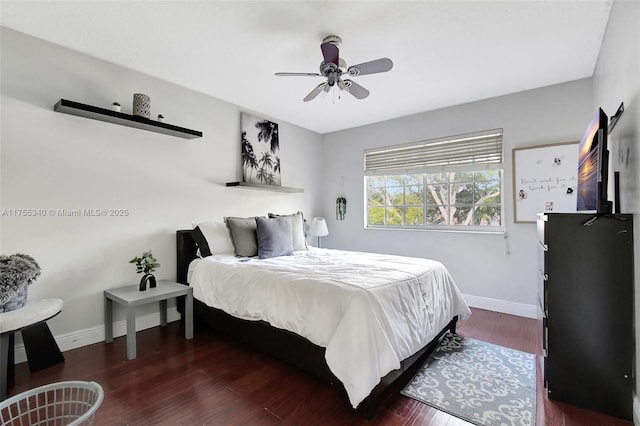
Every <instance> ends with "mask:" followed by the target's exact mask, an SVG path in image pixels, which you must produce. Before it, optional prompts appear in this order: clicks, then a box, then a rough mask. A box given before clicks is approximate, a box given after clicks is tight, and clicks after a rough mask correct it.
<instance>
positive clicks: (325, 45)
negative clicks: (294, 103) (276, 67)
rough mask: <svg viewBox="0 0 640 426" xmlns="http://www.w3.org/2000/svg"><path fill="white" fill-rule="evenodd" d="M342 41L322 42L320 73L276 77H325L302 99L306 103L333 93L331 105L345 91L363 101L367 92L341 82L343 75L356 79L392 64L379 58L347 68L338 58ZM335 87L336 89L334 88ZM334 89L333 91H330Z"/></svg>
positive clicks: (384, 70) (328, 37)
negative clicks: (323, 80)
mask: <svg viewBox="0 0 640 426" xmlns="http://www.w3.org/2000/svg"><path fill="white" fill-rule="evenodd" d="M341 45H342V39H341V38H340V37H338V36H336V35H330V36H327V37H325V38H324V39H323V40H322V44H321V45H320V50H321V51H322V57H323V61H322V62H321V63H320V73H291V72H277V73H276V75H277V76H283V77H284V76H305V77H325V78H326V79H327V80H326V82H324V83H321V84H319V85H318V86H316V87H315V88H314V89H313V90H312V91H311V93H309V94H308V95H307V96H306V97H305V98H304V99H303V101H304V102H308V101H310V100H312V99H315V97H316V96H318V95H319V94H320V93H322V92H324V93H329V92H333V103H335V101H336V94H337V100H339V99H340V93H341V92H343V91H345V92H348V93H350V94H351V95H352V96H353V97H354V98H356V99H364V98H366V97H368V96H369V90H367V89H366V88H364V87H362V86H361V85H359V84H358V83H356V82H354V81H352V80H349V79H347V80H344V81H343V80H342V75H343V74H348V75H349V76H350V77H356V76H360V75H367V74H377V73H382V72H387V71H389V70H391V68H393V62H392V61H391V59H389V58H380V59H375V60H373V61H368V62H363V63H360V64H357V65H352V66H350V67H347V63H346V62H345V60H344V59H342V58H341V57H340V50H339V49H340V46H341ZM336 86H337V88H336ZM332 88H334V90H331V89H332Z"/></svg>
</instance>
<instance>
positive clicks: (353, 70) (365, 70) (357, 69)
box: [347, 58, 393, 77]
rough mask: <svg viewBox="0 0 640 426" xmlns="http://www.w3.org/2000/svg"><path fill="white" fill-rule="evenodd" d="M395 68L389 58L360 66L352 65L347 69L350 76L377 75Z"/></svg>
mask: <svg viewBox="0 0 640 426" xmlns="http://www.w3.org/2000/svg"><path fill="white" fill-rule="evenodd" d="M391 68H393V62H392V61H391V59H389V58H380V59H376V60H375V61H369V62H363V63H361V64H358V65H352V66H350V67H349V68H348V69H347V72H348V73H349V75H350V76H352V77H355V76H357V75H366V74H375V73H379V72H387V71H389V70H390V69H391Z"/></svg>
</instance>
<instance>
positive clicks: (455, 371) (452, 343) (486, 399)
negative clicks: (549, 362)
mask: <svg viewBox="0 0 640 426" xmlns="http://www.w3.org/2000/svg"><path fill="white" fill-rule="evenodd" d="M402 394H404V395H406V396H409V397H411V398H414V399H417V400H418V401H420V402H423V403H425V404H428V405H431V406H433V407H435V408H437V409H438V410H442V411H445V412H447V413H449V414H451V415H453V416H456V417H459V418H461V419H463V420H466V421H468V422H471V423H473V424H476V425H527V426H533V425H535V424H536V356H535V355H533V354H529V353H526V352H520V351H517V350H514V349H509V348H503V347H502V346H497V345H492V344H490V343H485V342H481V341H479V340H474V339H470V338H468V337H462V336H458V335H457V334H451V333H449V334H447V335H446V336H445V337H444V339H443V340H442V343H441V344H440V347H438V349H436V350H435V351H434V352H433V354H431V356H430V357H429V359H427V362H426V363H425V364H424V365H423V366H422V367H421V368H420V371H418V373H417V374H416V375H415V376H414V378H413V379H412V380H411V382H410V383H409V384H408V385H407V386H406V387H405V388H404V389H403V390H402Z"/></svg>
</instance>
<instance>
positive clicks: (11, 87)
mask: <svg viewBox="0 0 640 426" xmlns="http://www.w3.org/2000/svg"><path fill="white" fill-rule="evenodd" d="M1 36H2V37H1V39H2V45H1V49H0V50H1V54H2V69H1V71H2V74H1V78H2V80H1V84H2V85H1V92H2V98H1V103H2V111H1V114H2V115H1V121H2V130H1V133H0V138H1V139H0V140H1V149H2V158H1V161H2V163H1V166H2V167H1V173H0V179H1V180H0V182H1V184H2V187H1V189H2V191H1V197H0V203H1V207H2V208H3V209H5V210H8V209H20V208H37V209H45V210H47V211H48V210H49V209H92V208H106V209H112V208H113V209H128V211H129V214H128V215H127V216H126V217H61V216H54V215H50V214H48V215H47V216H45V217H11V216H7V215H3V216H2V217H1V219H0V224H1V230H2V234H1V238H0V242H1V244H2V252H3V253H5V254H10V253H16V252H24V253H29V254H31V255H32V256H34V257H35V259H36V260H37V261H38V262H39V263H40V265H41V267H42V276H41V277H40V279H39V280H38V281H37V282H36V283H35V284H33V285H31V286H30V288H29V291H30V297H34V298H45V297H56V298H62V299H63V300H64V309H63V312H62V314H61V315H59V316H58V317H56V318H54V319H53V320H51V321H50V322H49V323H50V326H51V328H52V331H53V333H54V335H56V337H57V338H58V339H59V342H61V346H62V348H63V349H68V348H69V347H74V346H80V345H81V344H87V343H93V341H98V340H101V339H102V338H103V334H102V333H103V324H104V319H103V299H102V292H103V291H104V290H105V289H108V288H115V287H118V286H123V285H127V284H135V283H137V282H138V280H139V279H140V276H139V275H137V274H136V273H135V267H134V266H133V265H131V264H129V263H128V261H129V260H130V259H131V258H133V257H134V256H136V255H140V254H141V253H142V252H143V251H145V250H152V251H153V254H154V255H155V256H156V258H157V259H158V260H159V262H160V264H161V267H160V269H159V270H158V271H157V272H156V276H157V277H158V278H159V279H174V278H175V231H176V230H177V229H183V228H189V227H191V223H192V222H193V221H202V220H208V219H218V220H221V219H222V217H223V216H224V215H237V216H241V215H242V216H244V215H264V214H266V213H267V212H269V211H273V212H275V213H292V212H295V211H298V210H301V211H303V212H304V213H305V214H306V215H308V216H314V215H318V214H319V213H320V212H319V211H318V210H319V205H320V204H319V198H318V194H320V192H321V189H322V179H321V178H320V177H321V175H322V167H323V165H322V161H321V159H322V154H321V152H322V151H321V150H322V144H321V137H320V136H319V135H318V134H316V133H313V132H310V131H307V130H304V129H301V128H299V127H296V126H293V125H290V124H287V123H284V122H280V146H281V160H282V184H283V185H284V186H292V187H300V188H304V190H305V192H304V193H302V194H284V193H277V192H266V191H256V190H248V189H233V188H226V187H224V186H223V185H224V183H225V182H228V181H236V180H241V168H240V112H241V110H242V109H241V108H240V107H238V106H235V105H231V104H229V103H226V102H223V101H221V100H218V99H215V98H212V97H210V96H205V95H203V94H201V93H197V92H194V91H191V90H187V89H185V88H183V87H179V86H177V85H174V84H170V83H167V82H164V81H161V80H158V79H156V78H152V77H149V76H147V75H143V74H141V73H138V72H134V71H132V70H129V69H126V68H123V67H120V66H117V65H114V64H111V63H108V62H104V61H101V60H97V59H95V58H92V57H89V56H87V55H84V54H81V53H78V52H75V51H72V50H69V49H66V48H62V47H60V46H57V45H54V44H51V43H48V42H44V41H41V40H38V39H36V38H33V37H30V36H26V35H24V34H21V33H18V32H15V31H12V30H8V29H5V28H3V29H2V33H1ZM136 92H142V93H147V94H149V95H150V96H151V109H152V116H153V117H155V116H156V115H157V114H158V113H162V114H163V115H165V117H166V119H167V122H168V123H171V124H176V125H179V126H183V127H188V128H192V129H196V130H200V131H202V132H203V133H204V137H203V138H201V139H194V140H191V141H188V140H185V139H179V138H176V137H171V136H165V135H160V134H157V133H152V132H147V131H143V130H138V129H133V128H129V127H124V126H119V125H115V124H111V123H104V122H101V121H96V120H90V119H85V118H81V117H76V116H71V115H67V114H61V113H56V112H54V111H53V105H54V104H55V103H56V102H57V101H58V100H59V99H60V98H65V99H70V100H75V101H79V102H83V103H87V104H91V105H97V106H103V107H108V106H109V105H110V104H111V102H112V101H114V100H118V101H120V103H121V104H122V105H123V112H129V113H130V111H131V102H132V94H133V93H136ZM249 112H252V111H249ZM257 114H258V115H260V113H259V112H257ZM267 118H268V117H267ZM155 310H157V309H156V308H154V307H147V309H146V311H145V310H144V309H143V310H142V311H143V312H142V313H141V316H142V317H144V318H147V317H148V318H152V319H150V320H149V321H151V322H149V321H147V322H148V324H147V325H148V326H150V325H154V323H153V321H155V324H157V314H156V315H155V316H154V315H151V313H152V312H153V311H155ZM145 315H146V316H145ZM122 318H123V317H122V315H121V313H117V315H116V319H117V320H118V321H120V320H121V319H122ZM140 323H141V324H142V326H144V323H145V321H144V320H142V321H140Z"/></svg>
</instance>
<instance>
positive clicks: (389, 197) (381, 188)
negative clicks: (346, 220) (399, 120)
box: [364, 129, 503, 231]
mask: <svg viewBox="0 0 640 426" xmlns="http://www.w3.org/2000/svg"><path fill="white" fill-rule="evenodd" d="M364 163H365V165H364V174H365V183H366V184H365V191H366V200H367V203H366V208H367V211H366V221H365V222H366V225H367V227H369V228H405V229H423V228H428V229H458V230H459V229H465V230H482V231H497V230H502V210H503V209H502V196H501V194H502V129H495V130H489V131H484V132H477V133H472V134H466V135H459V136H452V137H448V138H441V139H434V140H429V141H421V142H416V143H411V144H406V145H396V146H390V147H385V148H378V149H375V150H367V151H365V154H364Z"/></svg>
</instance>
